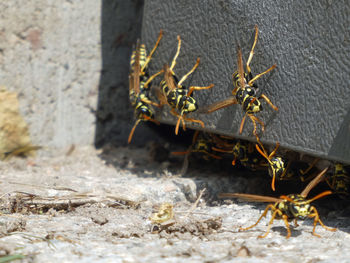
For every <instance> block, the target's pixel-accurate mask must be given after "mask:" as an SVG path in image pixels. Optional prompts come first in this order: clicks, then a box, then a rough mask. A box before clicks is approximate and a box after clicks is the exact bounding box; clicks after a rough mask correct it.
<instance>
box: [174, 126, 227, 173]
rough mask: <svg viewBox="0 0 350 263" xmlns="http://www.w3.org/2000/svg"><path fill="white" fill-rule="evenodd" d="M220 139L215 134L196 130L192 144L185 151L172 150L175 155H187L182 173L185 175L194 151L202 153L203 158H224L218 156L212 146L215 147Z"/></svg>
mask: <svg viewBox="0 0 350 263" xmlns="http://www.w3.org/2000/svg"><path fill="white" fill-rule="evenodd" d="M218 140H220V139H219V138H218V136H216V135H214V134H208V133H204V132H199V131H195V132H194V135H193V137H192V144H191V145H190V146H189V147H188V149H187V150H186V151H184V152H172V153H171V154H173V155H185V159H184V162H183V165H182V169H181V175H185V173H186V171H187V168H188V164H189V157H190V155H191V154H192V153H199V154H202V155H203V156H202V157H203V159H205V160H207V161H208V160H209V159H210V158H212V159H216V160H220V159H222V157H221V156H218V155H217V154H216V153H215V152H214V151H213V150H212V148H215V147H214V146H215V145H216V143H217V142H218Z"/></svg>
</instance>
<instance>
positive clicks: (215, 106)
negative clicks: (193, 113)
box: [197, 96, 238, 114]
mask: <svg viewBox="0 0 350 263" xmlns="http://www.w3.org/2000/svg"><path fill="white" fill-rule="evenodd" d="M237 103H238V102H237V100H236V98H235V97H233V96H230V97H229V98H227V99H225V100H221V101H217V102H214V103H213V104H210V105H208V106H203V107H200V108H199V109H198V111H197V112H198V113H205V114H208V113H212V112H214V111H217V110H220V109H223V108H226V107H228V106H231V105H233V104H237Z"/></svg>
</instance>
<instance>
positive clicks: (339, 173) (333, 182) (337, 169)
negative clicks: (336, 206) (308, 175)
mask: <svg viewBox="0 0 350 263" xmlns="http://www.w3.org/2000/svg"><path fill="white" fill-rule="evenodd" d="M326 182H327V184H328V185H329V187H330V188H331V189H332V190H333V191H334V193H336V194H338V195H339V196H340V197H343V198H347V197H349V193H350V192H349V187H350V175H349V173H348V171H347V170H346V168H345V166H344V164H342V163H335V164H334V167H333V172H332V175H331V176H330V178H327V179H326Z"/></svg>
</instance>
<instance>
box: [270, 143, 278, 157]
mask: <svg viewBox="0 0 350 263" xmlns="http://www.w3.org/2000/svg"><path fill="white" fill-rule="evenodd" d="M279 146H280V143H279V142H276V147H275V149H274V150H273V151H272V152H271V153H270V155H269V159H271V158H272V157H274V156H275V154H276V152H277V150H278V147H279Z"/></svg>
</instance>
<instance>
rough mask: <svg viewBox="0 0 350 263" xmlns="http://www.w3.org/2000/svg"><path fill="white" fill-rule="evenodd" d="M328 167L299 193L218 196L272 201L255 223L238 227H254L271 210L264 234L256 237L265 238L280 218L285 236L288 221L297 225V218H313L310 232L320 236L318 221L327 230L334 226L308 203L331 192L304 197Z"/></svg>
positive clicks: (288, 228)
mask: <svg viewBox="0 0 350 263" xmlns="http://www.w3.org/2000/svg"><path fill="white" fill-rule="evenodd" d="M327 170H328V168H325V169H324V170H323V171H322V172H320V173H319V174H318V175H317V176H316V177H315V178H314V179H313V180H312V181H311V182H310V183H309V184H308V185H307V186H306V187H305V189H304V190H303V191H302V192H301V194H289V195H281V196H280V197H279V198H275V197H269V196H260V195H252V194H239V193H222V194H220V195H219V197H221V198H222V197H235V198H240V199H244V200H248V201H256V202H273V203H274V204H269V205H267V207H266V209H265V211H264V212H263V213H262V215H261V216H260V217H259V219H258V221H256V223H255V224H253V225H251V226H249V227H246V228H240V231H246V230H248V229H251V228H253V227H255V226H256V225H257V224H258V223H259V222H260V220H261V219H262V218H263V217H265V216H266V215H267V213H268V211H269V210H271V213H272V217H271V219H270V221H269V224H268V227H267V231H266V232H265V234H264V235H261V236H258V238H265V237H266V236H267V235H268V234H269V232H270V229H271V227H272V223H273V221H274V220H275V219H282V220H283V221H284V224H285V226H286V228H287V236H286V238H289V237H290V236H291V231H290V227H289V222H290V221H292V220H294V224H295V226H298V223H297V220H298V219H299V220H305V219H306V218H313V219H314V223H313V230H312V234H313V235H314V236H317V237H320V235H318V234H316V233H315V230H316V225H317V223H319V224H320V225H321V226H322V227H323V228H324V229H326V230H328V231H336V229H335V228H330V227H327V226H325V225H324V224H323V222H322V221H321V219H320V217H319V214H318V212H317V210H316V208H315V207H314V206H311V205H310V203H311V202H313V201H315V200H317V199H320V198H322V197H324V196H327V195H330V194H332V192H331V191H329V190H328V191H324V192H322V193H320V194H318V195H316V196H315V197H313V198H311V199H306V197H307V195H308V194H309V192H310V191H311V190H312V189H313V188H314V187H315V186H316V185H317V184H318V183H319V182H321V181H322V180H323V179H324V174H325V173H326V172H327Z"/></svg>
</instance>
